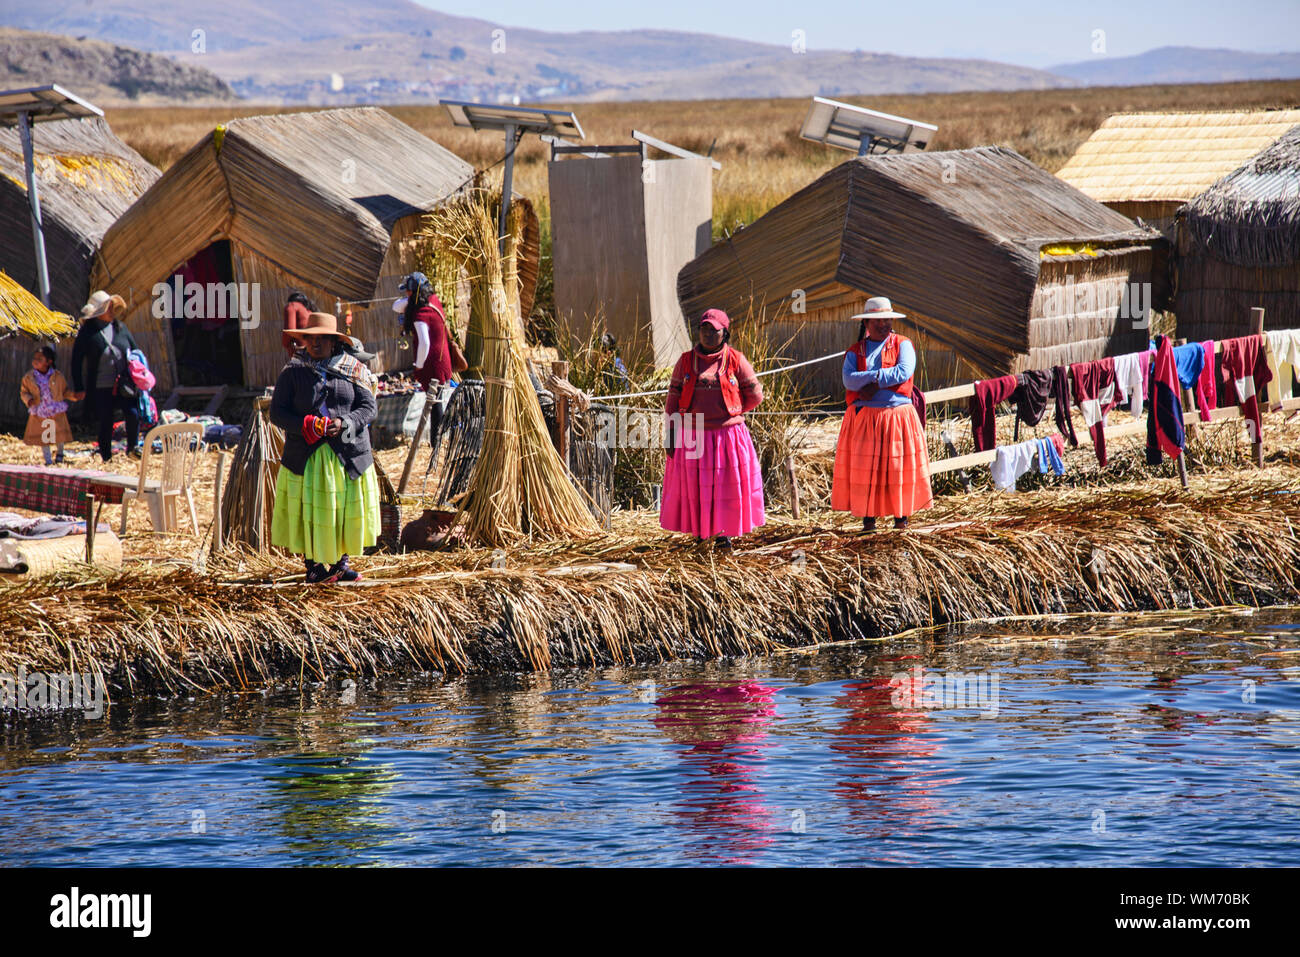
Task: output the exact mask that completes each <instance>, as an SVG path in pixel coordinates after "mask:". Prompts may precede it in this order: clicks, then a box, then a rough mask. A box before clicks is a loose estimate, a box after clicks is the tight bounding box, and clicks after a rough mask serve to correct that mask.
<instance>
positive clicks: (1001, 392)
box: [970, 375, 1017, 452]
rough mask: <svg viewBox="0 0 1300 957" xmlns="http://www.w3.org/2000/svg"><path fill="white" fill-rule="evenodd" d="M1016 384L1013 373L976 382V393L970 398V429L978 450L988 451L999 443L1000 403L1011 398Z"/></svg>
mask: <svg viewBox="0 0 1300 957" xmlns="http://www.w3.org/2000/svg"><path fill="white" fill-rule="evenodd" d="M1016 385H1017V382H1016V377H1015V376H1013V375H1004V376H999V377H998V378H996V379H985V380H983V381H982V382H976V383H975V394H974V395H973V396H971V400H970V430H971V437H972V438H973V439H974V440H975V451H976V452H986V451H988V450H989V449H991V448H994V447H995V446H996V445H997V444H998V434H997V409H998V403H999V402H1005V401H1007V400H1008V399H1010V398H1011V393H1013V392H1015V391H1016Z"/></svg>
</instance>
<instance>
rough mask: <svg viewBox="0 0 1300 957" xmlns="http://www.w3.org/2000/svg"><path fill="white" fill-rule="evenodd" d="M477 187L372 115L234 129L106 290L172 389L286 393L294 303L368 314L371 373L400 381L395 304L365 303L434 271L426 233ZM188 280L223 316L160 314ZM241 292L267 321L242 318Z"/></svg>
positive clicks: (390, 122)
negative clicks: (209, 293) (410, 276)
mask: <svg viewBox="0 0 1300 957" xmlns="http://www.w3.org/2000/svg"><path fill="white" fill-rule="evenodd" d="M472 177H473V169H472V168H471V167H470V165H469V164H468V163H466V162H465V161H464V160H462V159H460V158H459V157H458V156H456V155H455V154H453V153H451V152H450V151H448V150H447V149H444V148H443V147H442V146H440V145H438V144H437V143H435V142H434V141H432V140H430V139H428V138H427V137H425V136H422V135H421V134H419V133H417V132H416V131H415V130H413V129H411V128H410V127H409V126H407V125H406V124H404V123H402V122H400V121H399V120H397V119H395V118H393V117H392V116H391V115H390V114H389V113H387V112H385V111H384V110H381V109H377V108H373V107H365V108H357V109H338V110H322V111H317V112H306V113H285V114H279V115H274V116H259V117H248V118H244V119H238V120H233V121H231V122H230V123H228V124H226V125H224V126H219V127H217V128H216V129H215V130H214V131H213V132H212V133H209V134H208V135H207V136H205V137H204V138H203V139H202V140H200V141H199V143H197V144H196V145H195V146H194V147H193V148H192V149H190V151H189V152H188V153H186V154H185V155H184V156H183V157H181V158H180V159H179V160H177V161H176V163H175V164H174V165H173V166H172V167H170V168H169V169H168V170H167V171H166V172H165V173H164V174H163V176H162V177H161V178H160V179H159V180H158V182H157V183H155V184H154V186H153V187H152V188H151V189H150V190H149V191H148V192H147V193H145V194H144V195H143V196H142V197H140V200H139V201H138V202H137V203H136V204H135V205H134V206H132V207H131V209H129V210H128V211H127V212H126V213H125V214H124V215H123V216H122V217H121V219H119V220H118V222H117V223H116V224H115V225H114V226H113V227H112V229H110V230H109V231H108V233H107V235H105V237H104V242H103V247H102V249H101V251H100V256H99V258H98V260H97V263H96V270H95V285H96V286H97V287H100V288H105V289H111V290H112V291H113V292H116V293H118V294H120V295H122V296H123V297H125V298H126V299H127V302H128V304H129V312H128V315H127V323H128V325H129V326H130V327H131V329H132V331H133V332H134V334H135V336H136V338H137V340H139V341H140V343H141V345H142V347H143V348H145V349H146V351H147V352H148V353H149V357H150V361H151V363H152V365H153V367H154V371H155V373H156V374H157V376H158V378H159V380H160V384H161V385H160V388H165V387H169V386H171V385H218V384H240V383H242V384H243V385H245V386H247V387H249V388H254V389H260V388H264V387H266V386H269V385H272V384H274V382H275V379H276V376H277V375H278V374H279V371H280V369H281V368H282V366H283V364H284V358H285V354H284V350H283V348H282V347H281V344H280V329H281V312H282V309H283V306H284V302H285V298H286V297H287V295H288V293H289V292H290V291H291V290H294V289H297V290H301V291H302V292H304V293H306V294H307V295H308V296H310V297H312V298H313V299H315V301H316V303H317V306H318V307H319V308H321V309H325V310H328V311H331V312H332V311H334V309H335V308H336V305H335V304H336V300H341V301H342V302H343V303H344V304H345V308H346V303H348V302H356V303H358V306H357V307H356V308H354V310H353V325H352V333H353V335H355V336H357V337H359V338H361V339H362V340H363V341H364V342H365V343H366V348H367V349H368V350H369V351H371V352H374V353H375V354H376V358H375V360H374V362H373V363H372V368H374V369H375V371H377V372H382V371H387V370H391V369H401V368H404V367H407V366H409V365H410V363H411V361H412V358H413V353H412V352H411V351H410V350H407V351H405V352H402V351H399V347H398V342H399V338H398V325H397V321H396V317H395V316H394V315H393V312H392V309H391V302H375V303H370V304H365V303H364V301H365V300H371V299H376V298H384V299H391V298H392V297H393V296H395V295H396V290H397V283H398V281H399V280H400V277H401V276H402V275H404V274H405V273H407V272H410V271H411V270H412V269H416V268H419V251H420V245H421V243H420V242H419V241H418V240H417V238H416V232H417V231H418V228H419V221H420V218H421V217H422V216H423V215H424V214H426V213H427V212H429V211H430V210H433V209H435V208H436V207H438V206H439V205H441V204H442V203H444V202H446V201H447V200H449V199H451V198H453V197H456V196H459V195H461V194H462V193H463V191H464V190H465V189H466V188H467V187H468V186H470V185H471V180H472ZM532 235H533V237H534V250H535V249H536V243H537V240H536V237H537V235H538V234H537V231H536V229H535V228H534V229H533V230H532ZM526 258H528V259H530V260H531V267H530V268H529V269H527V270H521V286H525V287H526V288H525V292H526V293H527V295H526V296H524V297H523V298H525V299H526V301H527V302H529V303H531V299H532V289H533V286H535V283H536V265H535V264H536V262H537V258H538V257H537V255H536V253H535V252H533V254H532V255H531V256H530V257H526ZM177 275H180V276H181V277H182V279H183V282H184V283H189V282H197V283H199V284H200V285H201V286H202V287H206V288H208V289H209V290H211V289H213V288H216V289H217V290H218V295H216V296H214V297H213V298H214V299H215V300H216V301H215V307H216V308H214V303H213V302H211V301H209V302H208V303H206V305H204V304H198V305H199V306H201V308H188V306H189V300H190V297H189V296H188V294H187V295H186V296H185V300H186V301H185V303H183V304H184V305H186V306H187V310H186V312H187V314H185V315H174V316H172V317H171V318H168V317H167V315H166V313H167V312H168V311H169V309H170V311H173V312H175V311H176V309H175V308H174V307H177V306H180V305H182V303H178V302H175V301H174V300H172V299H171V298H170V297H167V296H163V297H162V300H164V301H165V302H162V303H161V304H160V302H159V301H156V300H155V298H154V295H153V290H154V288H155V284H158V283H174V282H175V279H174V277H175V276H177ZM530 282H531V284H532V285H528V283H530ZM228 283H234V284H236V287H237V288H236V289H235V291H237V292H238V293H239V294H240V295H241V296H244V297H246V299H247V300H248V301H249V303H251V304H253V305H254V307H255V308H254V309H253V310H251V311H253V312H255V313H256V315H255V316H253V317H251V318H250V317H248V316H244V317H242V318H241V317H237V316H231V315H230V313H231V312H232V310H231V309H230V308H229V305H228V304H227V303H226V300H225V298H224V294H223V293H222V290H224V289H225V288H227V287H226V286H225V284H228ZM254 288H255V290H256V295H253V290H254ZM223 307H225V308H223ZM340 318H342V317H340Z"/></svg>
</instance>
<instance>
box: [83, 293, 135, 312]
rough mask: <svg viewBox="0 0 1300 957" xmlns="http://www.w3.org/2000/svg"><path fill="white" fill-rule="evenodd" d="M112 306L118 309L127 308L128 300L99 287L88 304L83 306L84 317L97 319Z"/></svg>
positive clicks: (91, 295) (88, 300)
mask: <svg viewBox="0 0 1300 957" xmlns="http://www.w3.org/2000/svg"><path fill="white" fill-rule="evenodd" d="M109 306H112V307H113V308H114V309H116V310H118V311H122V310H125V309H126V300H125V299H123V298H122V297H121V296H116V295H109V294H108V293H106V292H104V290H102V289H97V290H95V291H94V292H92V293H91V294H90V298H89V299H87V300H86V304H85V305H84V306H82V307H81V318H82V319H96V318H98V317H99V316H102V315H103V314H104V313H106V312H108V307H109Z"/></svg>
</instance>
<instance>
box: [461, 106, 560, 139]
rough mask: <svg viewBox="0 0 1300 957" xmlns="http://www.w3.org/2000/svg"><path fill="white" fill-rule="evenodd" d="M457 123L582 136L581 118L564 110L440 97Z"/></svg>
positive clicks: (488, 128) (478, 127) (486, 127)
mask: <svg viewBox="0 0 1300 957" xmlns="http://www.w3.org/2000/svg"><path fill="white" fill-rule="evenodd" d="M439 102H440V103H441V104H442V105H443V106H445V107H446V108H447V112H448V114H450V116H451V121H452V123H454V124H455V125H456V126H468V127H470V128H472V129H475V130H503V129H506V128H507V127H513V128H514V129H516V130H519V131H521V132H524V133H546V134H548V135H550V136H559V137H562V138H564V139H570V140H580V139H582V137H583V133H582V126H581V124H579V123H578V118H577V117H576V116H574V115H573V114H572V113H569V112H567V111H565V110H547V109H538V108H535V107H531V106H497V105H494V104H491V103H462V102H460V101H459V100H440V101H439Z"/></svg>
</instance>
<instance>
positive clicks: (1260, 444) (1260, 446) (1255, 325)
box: [1242, 306, 1264, 468]
mask: <svg viewBox="0 0 1300 957" xmlns="http://www.w3.org/2000/svg"><path fill="white" fill-rule="evenodd" d="M1250 328H1251V330H1252V334H1253V335H1256V336H1261V337H1262V336H1263V335H1264V307H1263V306H1255V307H1254V308H1252V309H1251V310H1250ZM1247 371H1249V370H1247ZM1245 398H1246V396H1244V395H1243V396H1242V399H1245ZM1263 421H1264V420H1263V416H1262V415H1261V417H1260V426H1261V427H1260V434H1258V435H1254V436H1251V438H1253V439H1254V440H1255V443H1254V452H1255V465H1256V466H1258V467H1259V468H1263V467H1264V435H1263Z"/></svg>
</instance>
